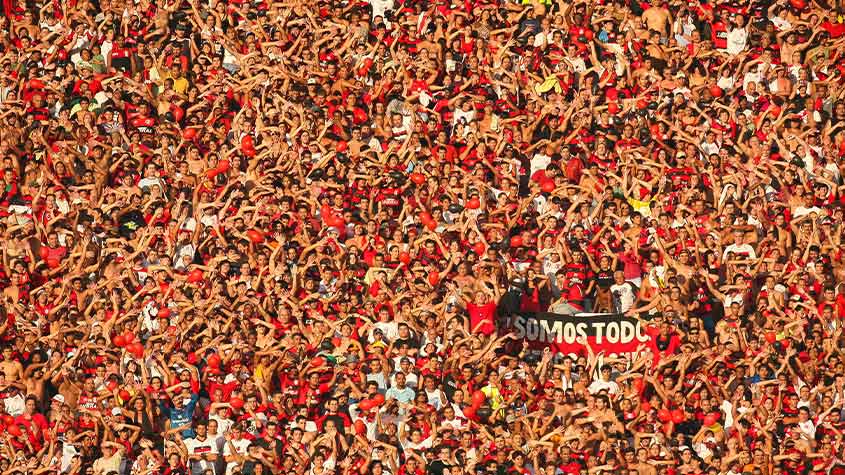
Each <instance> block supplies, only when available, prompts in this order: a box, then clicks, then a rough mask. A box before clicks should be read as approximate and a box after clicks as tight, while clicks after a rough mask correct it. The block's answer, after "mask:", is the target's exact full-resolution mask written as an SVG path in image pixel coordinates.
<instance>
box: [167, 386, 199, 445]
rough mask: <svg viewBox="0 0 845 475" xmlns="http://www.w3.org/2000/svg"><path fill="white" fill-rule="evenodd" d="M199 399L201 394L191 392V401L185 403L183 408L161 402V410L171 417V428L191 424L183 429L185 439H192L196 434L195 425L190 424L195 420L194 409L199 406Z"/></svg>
mask: <svg viewBox="0 0 845 475" xmlns="http://www.w3.org/2000/svg"><path fill="white" fill-rule="evenodd" d="M177 397H178V396H177ZM198 400H199V394H191V401H190V402H188V403H187V404H185V405H183V406H182V408H181V409H177V408H176V407H168V406H165V405H164V403H162V404H161V412H162V413H163V414H164V415H166V416H167V418H168V419H170V428H171V429H174V428H176V427H181V426H184V425H187V426H189V427H188V428H187V429H185V430H183V431H182V438H183V439H190V438H192V437H194V435H195V434H194V429H193V427H190V426H191V425H192V422H193V420H194V409H195V408H196V407H197V401H198Z"/></svg>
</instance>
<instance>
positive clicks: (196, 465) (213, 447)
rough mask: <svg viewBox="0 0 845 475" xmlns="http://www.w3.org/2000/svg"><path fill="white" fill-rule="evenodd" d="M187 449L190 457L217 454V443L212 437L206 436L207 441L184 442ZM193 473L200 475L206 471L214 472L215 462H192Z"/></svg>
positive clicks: (190, 440)
mask: <svg viewBox="0 0 845 475" xmlns="http://www.w3.org/2000/svg"><path fill="white" fill-rule="evenodd" d="M184 443H185V447H186V448H187V449H188V455H206V454H217V453H219V452H217V442H216V441H215V440H213V439H212V438H211V437H208V436H206V438H205V440H203V441H200V440H197V439H196V438H192V439H187V440H185V441H184ZM190 466H191V473H192V474H193V475H200V474H201V473H202V472H204V471H205V470H208V469H211V470H214V462H213V461H210V460H205V459H202V460H192V461H191V465H190Z"/></svg>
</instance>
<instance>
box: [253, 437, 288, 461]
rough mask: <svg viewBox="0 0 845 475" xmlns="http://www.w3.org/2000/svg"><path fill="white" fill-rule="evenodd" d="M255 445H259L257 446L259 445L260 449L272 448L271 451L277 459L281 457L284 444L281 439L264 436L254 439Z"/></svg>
mask: <svg viewBox="0 0 845 475" xmlns="http://www.w3.org/2000/svg"><path fill="white" fill-rule="evenodd" d="M274 444H275V446H274ZM255 445H257V446H259V447H261V448H262V449H265V450H272V451H273V453H275V454H276V457H277V458H279V459H281V458H282V454H283V453H284V444H283V443H282V441H280V440H277V439H268V438H266V437H264V438H261V439H256V440H255Z"/></svg>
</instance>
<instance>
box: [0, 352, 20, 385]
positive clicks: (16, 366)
mask: <svg viewBox="0 0 845 475" xmlns="http://www.w3.org/2000/svg"><path fill="white" fill-rule="evenodd" d="M0 371H2V372H3V375H4V376H6V381H20V380H21V379H23V366H21V363H20V361H17V360H13V359H12V348H11V347H10V346H7V347H5V348H3V361H0Z"/></svg>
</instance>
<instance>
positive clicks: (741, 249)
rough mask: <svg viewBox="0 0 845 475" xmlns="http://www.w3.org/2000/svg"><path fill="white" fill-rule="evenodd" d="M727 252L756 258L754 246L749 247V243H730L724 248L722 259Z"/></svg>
mask: <svg viewBox="0 0 845 475" xmlns="http://www.w3.org/2000/svg"><path fill="white" fill-rule="evenodd" d="M729 252H733V253H734V254H739V255H747V256H748V257H750V258H751V259H757V253H756V252H754V248H753V247H751V245H750V244H731V245H730V246H728V247H726V248H725V251H724V252H722V259H724V258H725V256H727V255H728V253H729Z"/></svg>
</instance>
